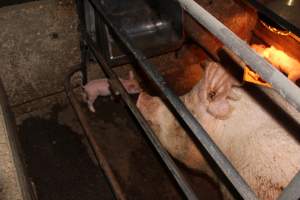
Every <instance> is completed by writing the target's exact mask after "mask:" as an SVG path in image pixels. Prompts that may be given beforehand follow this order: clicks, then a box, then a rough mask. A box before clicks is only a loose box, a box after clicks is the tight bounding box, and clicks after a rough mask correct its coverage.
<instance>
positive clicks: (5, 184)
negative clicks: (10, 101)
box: [0, 106, 23, 200]
mask: <svg viewBox="0 0 300 200" xmlns="http://www.w3.org/2000/svg"><path fill="white" fill-rule="evenodd" d="M0 163H1V164H0V199H1V200H22V199H23V198H22V195H21V190H20V187H19V183H18V181H17V175H16V168H15V165H14V162H13V158H12V152H11V149H10V145H9V143H8V138H7V132H6V126H5V122H4V118H3V113H2V110H1V106H0Z"/></svg>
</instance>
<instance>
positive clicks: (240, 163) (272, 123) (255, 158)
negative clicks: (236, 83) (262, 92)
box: [211, 89, 300, 199]
mask: <svg viewBox="0 0 300 200" xmlns="http://www.w3.org/2000/svg"><path fill="white" fill-rule="evenodd" d="M240 93H241V99H240V100H239V101H233V102H231V104H232V105H233V107H234V108H235V110H234V111H233V113H232V114H231V116H230V118H229V119H227V120H224V121H222V122H220V123H218V127H217V130H216V132H215V133H214V134H212V135H211V137H212V138H213V139H214V140H215V142H216V143H217V144H218V145H219V147H220V148H221V149H222V151H224V152H225V154H226V155H227V156H228V158H229V159H230V161H231V162H232V164H233V165H234V166H235V167H236V168H237V170H238V171H239V172H240V174H241V175H242V176H243V177H244V178H245V179H246V181H247V182H248V183H249V184H250V185H251V187H252V188H253V189H254V190H255V191H257V192H258V196H259V197H260V198H261V199H276V197H277V196H278V194H279V193H280V192H281V190H282V189H283V188H284V187H285V186H286V185H287V184H288V183H289V181H290V180H291V179H292V177H293V176H294V175H295V174H296V173H297V171H298V170H299V169H300V145H299V141H298V140H297V139H295V138H294V137H293V136H292V135H293V134H295V132H297V131H298V130H299V121H298V122H293V123H294V129H289V128H288V127H285V126H286V125H287V124H289V123H291V122H288V121H287V120H288V119H287V118H284V117H283V116H281V117H280V116H278V114H274V113H273V112H270V110H271V111H274V112H275V110H272V109H270V110H268V109H266V108H265V107H266V105H267V104H265V105H261V104H259V103H258V102H257V101H256V100H255V99H256V98H253V97H252V96H250V95H249V94H248V93H247V92H246V91H245V90H243V89H240ZM260 100H261V99H260ZM265 103H267V102H265ZM274 109H276V108H275V107H274ZM297 114H298V115H299V113H297ZM274 116H277V117H274ZM280 118H281V119H280ZM298 119H300V118H298ZM295 123H296V125H295ZM298 134H300V133H298Z"/></svg>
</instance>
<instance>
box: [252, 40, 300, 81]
mask: <svg viewBox="0 0 300 200" xmlns="http://www.w3.org/2000/svg"><path fill="white" fill-rule="evenodd" d="M251 47H252V48H253V49H254V50H255V51H256V52H257V53H258V54H260V55H261V56H262V57H264V58H265V59H266V60H267V61H269V62H270V63H271V64H272V65H273V66H274V67H276V68H277V69H279V70H280V71H282V72H283V73H285V74H287V75H288V78H289V79H290V80H292V81H296V80H298V79H299V78H300V62H299V61H298V60H297V59H295V58H292V57H290V56H288V55H287V54H286V53H285V52H284V51H281V50H278V49H276V48H275V47H273V46H271V47H266V46H264V45H256V44H254V45H252V46H251Z"/></svg>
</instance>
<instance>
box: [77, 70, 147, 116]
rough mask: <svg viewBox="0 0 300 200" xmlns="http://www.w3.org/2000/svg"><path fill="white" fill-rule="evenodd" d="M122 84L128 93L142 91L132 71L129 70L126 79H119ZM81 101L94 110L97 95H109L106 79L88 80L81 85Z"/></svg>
mask: <svg viewBox="0 0 300 200" xmlns="http://www.w3.org/2000/svg"><path fill="white" fill-rule="evenodd" d="M119 80H120V81H121V83H122V84H123V86H124V88H125V89H126V91H127V92H128V93H129V94H137V93H140V92H141V91H142V88H141V87H140V85H139V83H138V81H137V80H135V78H134V74H133V72H132V71H130V72H129V78H128V79H122V78H120V79H119ZM82 88H83V93H82V97H83V101H84V102H86V103H87V104H88V108H89V110H90V111H91V112H96V110H95V108H94V102H95V100H96V99H97V97H98V96H109V95H111V91H110V85H109V81H108V79H96V80H92V81H89V82H88V83H87V84H86V85H84V86H83V87H82Z"/></svg>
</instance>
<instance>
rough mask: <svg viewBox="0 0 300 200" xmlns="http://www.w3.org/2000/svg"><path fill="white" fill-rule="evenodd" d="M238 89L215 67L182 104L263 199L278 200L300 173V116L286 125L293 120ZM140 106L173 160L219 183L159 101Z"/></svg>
mask: <svg viewBox="0 0 300 200" xmlns="http://www.w3.org/2000/svg"><path fill="white" fill-rule="evenodd" d="M235 83H236V82H235V80H234V79H233V78H232V77H230V75H228V73H227V72H226V71H225V70H224V69H223V68H222V67H221V66H220V65H219V64H217V63H213V62H211V63H209V64H207V66H206V69H205V74H204V77H203V78H202V80H201V81H200V82H199V83H198V84H197V85H196V86H195V87H194V88H193V90H192V91H190V92H189V93H187V94H186V95H184V96H182V97H181V99H182V101H183V102H184V104H185V105H186V106H187V108H188V109H189V110H190V111H191V112H192V114H193V115H194V116H195V117H196V118H197V120H198V121H199V122H200V124H201V125H202V126H203V127H204V128H205V129H206V131H207V132H208V134H209V135H210V137H211V138H212V139H213V141H214V142H215V143H216V144H217V145H218V146H219V148H220V149H221V150H222V151H223V152H224V154H225V155H226V156H227V158H228V159H229V160H230V161H231V163H232V164H233V166H234V167H235V168H236V169H237V170H238V172H239V173H240V174H241V175H242V177H243V178H244V179H245V180H246V182H247V183H248V184H249V185H250V187H251V188H252V189H253V190H254V191H255V192H256V194H257V196H258V197H259V199H263V200H271V199H276V198H277V197H278V195H279V194H280V192H281V191H282V190H283V189H284V188H285V187H286V186H287V184H288V183H289V181H290V180H291V179H292V178H293V177H294V175H295V174H296V173H297V171H298V170H299V169H300V145H299V141H298V140H297V139H296V137H294V136H293V134H297V133H298V134H300V129H299V121H300V120H299V119H300V115H299V113H298V112H296V111H294V113H293V115H294V116H296V118H297V119H298V121H293V120H291V119H289V121H287V120H288V117H286V116H282V115H280V114H279V115H278V112H275V113H272V111H275V110H277V109H276V107H274V108H272V109H268V108H267V107H265V104H264V103H266V102H264V101H266V99H265V98H262V96H260V95H259V96H256V95H255V94H254V95H250V94H249V92H248V91H247V89H244V88H242V87H233V86H234V84H235ZM238 96H239V98H237V97H238ZM266 104H268V105H270V104H271V103H266ZM137 106H138V108H139V109H140V111H141V112H142V114H143V115H144V117H145V118H146V119H147V121H148V122H149V123H150V125H151V127H152V128H153V129H154V131H155V133H156V134H157V137H158V138H159V140H160V141H161V143H162V144H163V146H164V147H165V148H166V149H167V150H168V151H169V153H170V154H171V155H172V156H173V157H174V158H176V159H177V160H179V161H181V162H183V163H184V164H185V165H187V166H188V167H190V168H192V169H195V170H201V171H204V172H206V173H208V174H209V175H211V176H212V177H213V178H216V176H215V175H214V173H213V171H212V170H211V169H210V168H209V167H208V164H207V163H206V161H205V160H204V158H203V156H202V155H201V153H200V151H199V149H198V148H197V147H196V145H195V144H194V141H193V140H192V139H191V138H190V136H189V135H188V134H187V133H186V132H185V131H184V129H182V127H181V125H180V124H179V123H178V122H177V121H176V120H175V118H174V116H173V115H172V114H171V112H170V111H169V110H168V108H167V107H166V106H165V105H164V103H163V102H162V101H161V99H160V98H158V97H152V96H149V95H148V94H146V93H145V92H143V93H141V94H140V96H139V99H138V102H137ZM287 106H289V105H287ZM292 110H293V109H292ZM275 114H276V115H275ZM281 114H282V113H281ZM221 188H222V190H223V191H224V194H225V195H226V197H225V198H230V197H229V196H230V195H229V194H228V193H227V192H226V189H225V187H224V186H223V185H221ZM227 195H229V196H227Z"/></svg>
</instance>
